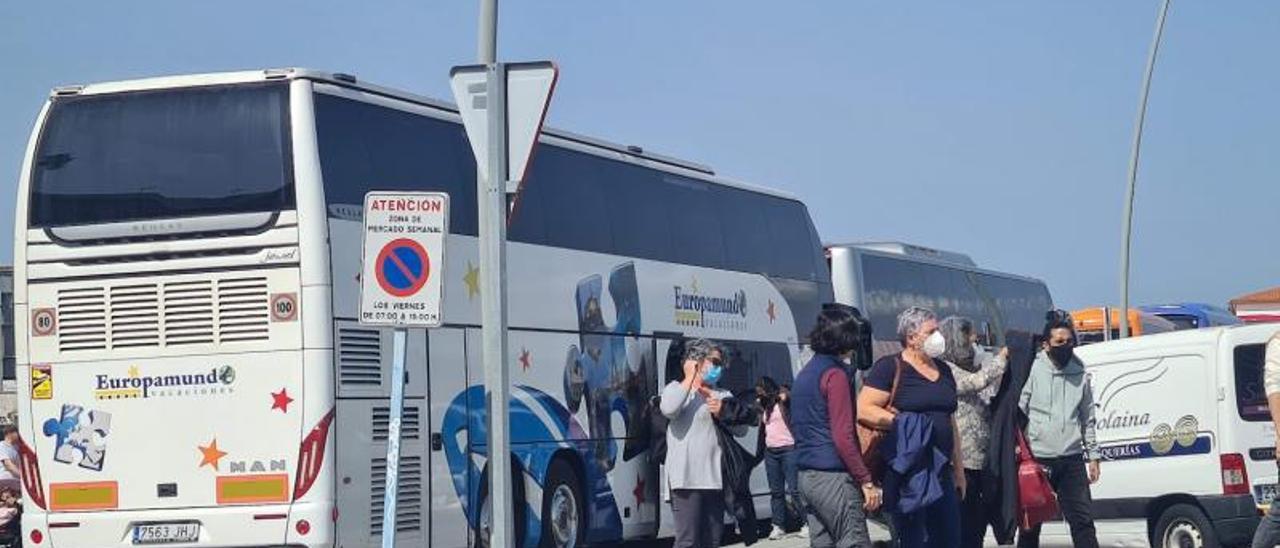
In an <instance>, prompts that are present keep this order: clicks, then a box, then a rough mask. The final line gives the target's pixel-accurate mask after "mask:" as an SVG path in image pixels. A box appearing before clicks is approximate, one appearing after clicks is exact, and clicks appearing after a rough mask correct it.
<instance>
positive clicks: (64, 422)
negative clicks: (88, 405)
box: [42, 404, 111, 472]
mask: <svg viewBox="0 0 1280 548" xmlns="http://www.w3.org/2000/svg"><path fill="white" fill-rule="evenodd" d="M42 430H43V432H44V435H46V436H52V437H53V438H54V444H55V445H54V452H53V460H55V461H57V462H61V463H64V464H78V465H79V466H80V467H81V468H86V469H89V470H95V471H99V472H100V471H102V463H103V459H104V458H105V457H106V453H107V445H106V439H105V438H106V436H107V434H109V433H110V432H111V414H110V413H107V412H104V411H85V409H84V407H81V406H79V405H72V404H64V405H63V406H62V413H61V415H60V416H59V418H57V419H49V420H46V421H45V422H44V425H43V428H42Z"/></svg>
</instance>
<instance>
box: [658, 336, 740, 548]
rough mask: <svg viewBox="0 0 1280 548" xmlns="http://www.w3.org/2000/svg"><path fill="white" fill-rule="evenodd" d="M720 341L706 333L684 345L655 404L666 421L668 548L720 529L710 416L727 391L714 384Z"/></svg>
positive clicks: (717, 459)
mask: <svg viewBox="0 0 1280 548" xmlns="http://www.w3.org/2000/svg"><path fill="white" fill-rule="evenodd" d="M721 360H723V353H722V352H721V350H720V347H719V346H718V345H716V343H713V342H711V341H709V340H706V339H696V340H693V341H690V342H689V343H688V344H687V345H685V353H684V378H683V379H681V380H679V381H672V382H671V383H670V384H668V385H667V387H666V388H664V389H663V390H662V401H661V402H660V404H659V408H660V409H661V411H662V414H663V415H665V416H666V417H667V419H669V420H670V423H668V425H667V460H666V463H665V465H666V471H667V486H668V488H669V489H670V490H671V514H672V518H673V519H674V520H675V524H674V525H675V530H676V538H675V544H674V548H693V547H697V548H703V547H707V548H710V547H718V546H720V536H721V534H722V533H723V532H724V511H725V503H724V501H725V499H724V493H723V488H724V482H723V479H722V477H723V476H722V466H721V464H722V463H721V460H722V456H723V455H722V451H721V449H720V442H719V438H717V436H716V426H715V417H717V416H719V415H720V410H721V404H722V402H723V401H724V400H726V399H729V398H732V397H733V395H732V394H731V393H729V392H728V391H726V390H719V389H717V388H716V384H717V383H718V382H719V380H720V375H721V373H722V371H723V369H724V368H723V367H722V365H721Z"/></svg>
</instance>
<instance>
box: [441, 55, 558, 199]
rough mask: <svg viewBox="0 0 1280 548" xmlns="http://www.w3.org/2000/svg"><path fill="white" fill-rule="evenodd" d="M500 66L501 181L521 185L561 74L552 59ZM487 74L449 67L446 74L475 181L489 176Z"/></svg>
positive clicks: (469, 67) (481, 67) (478, 68)
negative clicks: (503, 116)
mask: <svg viewBox="0 0 1280 548" xmlns="http://www.w3.org/2000/svg"><path fill="white" fill-rule="evenodd" d="M503 67H505V69H506V75H507V78H506V82H505V84H506V98H507V173H504V174H502V179H501V181H502V182H512V183H517V184H519V183H522V182H523V181H524V176H525V170H526V169H528V167H529V157H530V156H531V155H532V154H533V146H534V145H535V144H537V142H538V134H539V133H540V132H541V131H542V123H543V122H544V121H545V120H546V116H547V105H548V104H550V103H551V93H552V92H553V91H555V87H556V79H557V77H558V76H559V73H560V72H559V69H558V68H556V65H555V63H552V62H551V61H534V62H529V63H504V64H503ZM486 70H487V67H486V66H485V65H464V66H459V67H453V70H452V71H450V73H449V80H450V83H451V85H452V87H453V97H454V100H456V101H457V102H458V112H459V113H460V114H461V115H462V125H463V126H464V127H465V128H466V130H467V138H468V139H469V140H470V141H471V152H473V153H475V156H476V168H477V170H478V172H477V175H479V176H480V178H486V177H488V172H489V160H488V158H489V156H488V154H489V153H488V149H489V127H488V122H487V118H486V111H487V110H488V103H489V101H488V96H487V94H486V90H485V71H486Z"/></svg>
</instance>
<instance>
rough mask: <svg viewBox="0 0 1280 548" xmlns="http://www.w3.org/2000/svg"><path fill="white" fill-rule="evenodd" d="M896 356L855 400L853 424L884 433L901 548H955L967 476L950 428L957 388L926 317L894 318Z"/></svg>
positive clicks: (887, 482) (890, 507) (888, 493)
mask: <svg viewBox="0 0 1280 548" xmlns="http://www.w3.org/2000/svg"><path fill="white" fill-rule="evenodd" d="M898 337H899V338H900V340H901V341H902V345H903V350H902V352H901V353H900V354H896V355H892V356H885V357H883V358H881V359H880V360H878V361H877V362H876V363H875V365H873V366H872V367H871V369H870V370H869V371H868V372H867V374H866V376H865V377H864V378H863V385H862V390H861V391H860V392H859V393H858V420H859V421H861V422H862V424H863V425H864V426H868V427H872V428H876V429H880V430H885V431H886V435H885V438H884V441H883V442H881V443H880V445H879V449H880V452H881V457H882V458H883V459H884V462H885V469H886V470H885V472H884V507H885V510H886V511H888V512H889V515H890V517H891V518H892V520H893V529H894V533H895V536H896V537H897V540H898V543H899V546H902V547H903V548H914V547H926V546H958V545H959V544H960V500H961V499H962V498H964V491H965V475H964V465H963V462H964V461H963V459H962V458H961V448H960V440H959V435H958V430H957V429H956V424H955V412H956V381H955V377H954V376H953V375H952V372H951V368H950V367H949V366H947V364H946V363H944V362H943V361H941V360H940V359H939V358H940V357H941V356H942V355H943V353H944V352H946V349H947V343H946V339H945V338H944V337H943V336H942V333H940V332H939V331H938V319H937V316H936V315H935V314H934V313H933V312H932V311H930V310H928V309H925V308H919V307H912V308H908V309H907V310H905V311H903V312H902V314H899V315H898Z"/></svg>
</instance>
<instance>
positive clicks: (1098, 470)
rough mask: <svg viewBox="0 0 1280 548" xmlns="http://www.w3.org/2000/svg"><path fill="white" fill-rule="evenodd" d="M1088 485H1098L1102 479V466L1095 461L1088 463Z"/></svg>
mask: <svg viewBox="0 0 1280 548" xmlns="http://www.w3.org/2000/svg"><path fill="white" fill-rule="evenodd" d="M1088 468H1089V483H1098V480H1099V479H1101V478H1102V465H1101V464H1099V463H1098V461H1096V460H1091V461H1089V465H1088Z"/></svg>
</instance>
